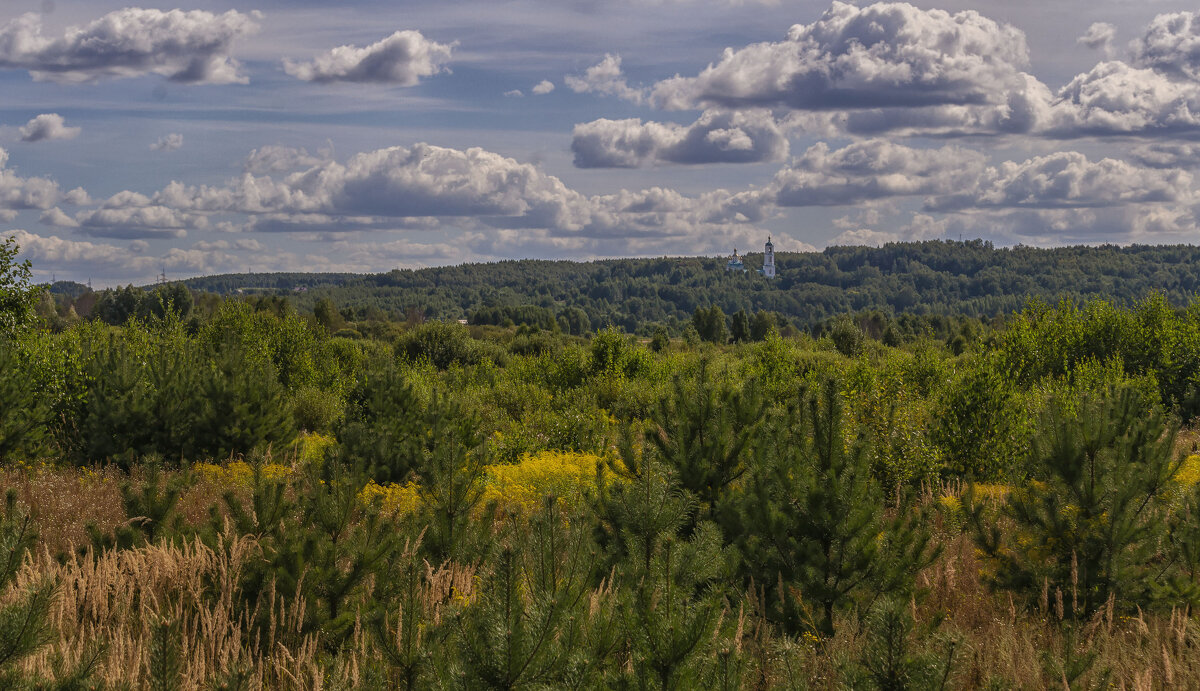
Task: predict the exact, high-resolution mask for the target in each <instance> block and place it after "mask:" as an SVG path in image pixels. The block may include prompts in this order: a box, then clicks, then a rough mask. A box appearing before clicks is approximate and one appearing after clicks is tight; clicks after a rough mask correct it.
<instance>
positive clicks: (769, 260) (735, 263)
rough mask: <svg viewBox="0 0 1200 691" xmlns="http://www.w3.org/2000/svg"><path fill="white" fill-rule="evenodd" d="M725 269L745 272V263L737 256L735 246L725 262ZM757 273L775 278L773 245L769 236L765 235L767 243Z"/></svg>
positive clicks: (764, 276)
mask: <svg viewBox="0 0 1200 691" xmlns="http://www.w3.org/2000/svg"><path fill="white" fill-rule="evenodd" d="M725 270H726V271H736V272H740V273H746V263H745V262H744V261H742V258H741V257H739V256H738V253H737V248H736V247H735V248H734V249H733V255H731V256H730V257H729V262H728V263H726V264H725ZM758 275H759V276H762V277H763V278H775V245H773V244H771V236H770V235H768V236H767V244H766V246H765V247H764V248H763V265H762V268H761V269H759V270H758Z"/></svg>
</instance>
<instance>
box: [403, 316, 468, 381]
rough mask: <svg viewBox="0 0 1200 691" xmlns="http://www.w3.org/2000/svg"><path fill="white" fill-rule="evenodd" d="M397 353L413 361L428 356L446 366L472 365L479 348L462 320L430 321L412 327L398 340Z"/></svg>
mask: <svg viewBox="0 0 1200 691" xmlns="http://www.w3.org/2000/svg"><path fill="white" fill-rule="evenodd" d="M396 355H397V356H399V357H403V358H406V359H408V360H409V361H411V362H415V361H418V360H427V361H428V362H429V363H430V364H432V365H433V366H434V367H436V368H438V369H440V370H444V369H448V368H449V367H450V366H451V365H456V364H457V365H473V364H475V363H477V362H479V360H480V355H481V353H480V348H479V347H478V344H477V343H476V341H474V340H473V339H472V338H471V333H470V331H469V330H468V329H467V327H465V326H463V325H462V324H454V323H450V322H441V321H428V322H425V323H423V324H419V325H417V326H415V327H413V328H412V329H409V330H408V331H406V332H405V333H404V335H403V336H401V337H400V340H399V341H398V342H397V343H396Z"/></svg>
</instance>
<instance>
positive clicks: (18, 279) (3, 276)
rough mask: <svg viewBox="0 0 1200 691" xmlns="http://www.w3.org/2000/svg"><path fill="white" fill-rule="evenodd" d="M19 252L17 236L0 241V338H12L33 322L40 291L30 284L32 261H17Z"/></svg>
mask: <svg viewBox="0 0 1200 691" xmlns="http://www.w3.org/2000/svg"><path fill="white" fill-rule="evenodd" d="M20 249H21V248H20V247H19V246H18V245H17V240H16V238H14V237H11V236H10V237H6V238H4V240H3V242H0V337H11V336H12V335H14V334H16V333H17V332H19V331H20V330H22V329H24V328H25V327H27V326H28V325H29V324H30V323H31V322H32V320H33V307H34V305H35V304H37V300H38V297H39V295H38V294H39V293H40V292H41V289H40V288H37V287H34V286H32V285H30V276H31V271H30V264H29V260H25V261H21V262H18V261H17V253H18V252H19V251H20Z"/></svg>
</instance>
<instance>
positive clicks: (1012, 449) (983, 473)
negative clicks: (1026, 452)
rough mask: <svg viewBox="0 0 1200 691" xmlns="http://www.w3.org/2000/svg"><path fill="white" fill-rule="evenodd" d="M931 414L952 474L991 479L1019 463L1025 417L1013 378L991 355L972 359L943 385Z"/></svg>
mask: <svg viewBox="0 0 1200 691" xmlns="http://www.w3.org/2000/svg"><path fill="white" fill-rule="evenodd" d="M933 418H934V420H936V425H935V426H934V428H933V433H932V436H933V440H934V442H935V443H936V444H937V445H938V446H939V447H940V448H941V450H942V454H943V460H944V463H945V472H946V473H947V474H948V475H949V476H950V477H964V476H966V477H974V478H977V479H979V480H993V479H998V478H1003V477H1006V476H1009V475H1011V474H1014V471H1016V470H1018V469H1019V466H1018V463H1017V461H1018V458H1017V457H1018V455H1019V453H1020V451H1019V450H1020V449H1021V448H1022V446H1023V442H1024V438H1025V434H1026V432H1025V429H1024V424H1023V421H1024V420H1026V419H1027V418H1026V416H1025V415H1024V413H1023V411H1022V405H1021V402H1020V398H1019V397H1018V395H1017V393H1016V391H1015V390H1014V387H1013V384H1012V381H1011V379H1009V378H1008V377H1006V376H1005V375H1004V373H1003V371H1002V370H1001V369H1000V368H999V367H998V366H997V364H996V363H995V362H994V361H993V360H991V359H988V358H974V359H971V360H968V361H967V362H966V363H965V364H964V365H963V366H962V368H961V369H960V370H959V371H958V373H957V375H956V376H955V378H954V379H953V381H952V382H951V383H950V385H949V386H947V387H945V388H944V389H943V390H942V392H941V395H940V396H939V397H938V399H937V400H936V403H935V408H934V412H933Z"/></svg>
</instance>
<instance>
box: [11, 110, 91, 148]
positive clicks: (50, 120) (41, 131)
mask: <svg viewBox="0 0 1200 691" xmlns="http://www.w3.org/2000/svg"><path fill="white" fill-rule="evenodd" d="M79 132H80V128H78V127H67V125H66V122H65V121H64V120H63V117H62V116H61V115H59V114H58V113H42V114H41V115H39V116H37V117H35V118H33V119H32V120H30V121H29V122H27V123H25V126H24V127H22V128H21V129H20V130H19V133H20V135H21V141H23V142H42V141H51V140H55V139H74V138H75V137H78V136H79Z"/></svg>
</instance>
